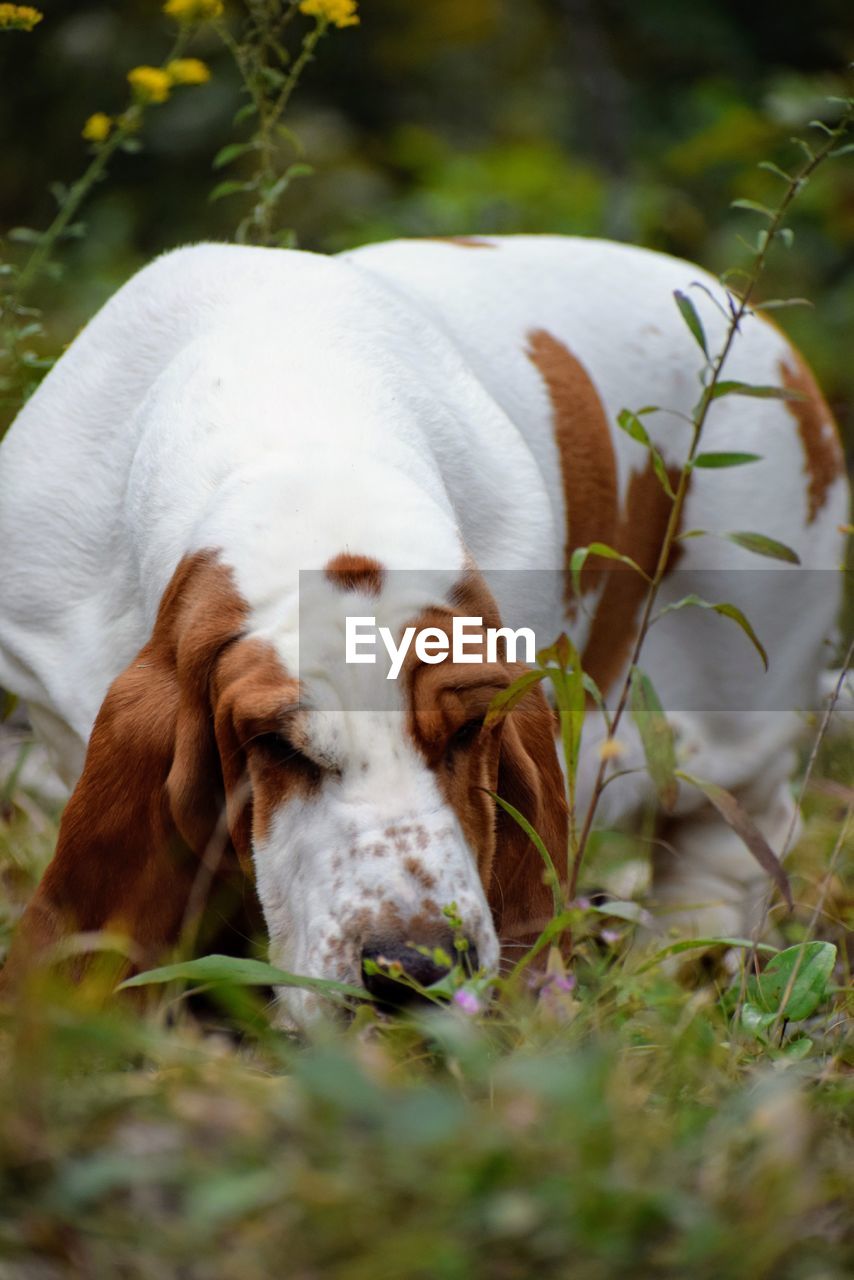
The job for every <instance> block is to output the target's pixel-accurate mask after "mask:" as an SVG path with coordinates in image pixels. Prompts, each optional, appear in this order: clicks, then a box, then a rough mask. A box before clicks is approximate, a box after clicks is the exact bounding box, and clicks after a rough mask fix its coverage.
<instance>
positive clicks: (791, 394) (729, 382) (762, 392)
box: [712, 378, 804, 400]
mask: <svg viewBox="0 0 854 1280" xmlns="http://www.w3.org/2000/svg"><path fill="white" fill-rule="evenodd" d="M722 396H752V397H753V398H754V399H756V400H803V398H804V397H803V395H802V394H801V393H800V391H790V390H789V388H788V387H767V386H762V385H761V384H759V383H755V382H739V381H736V380H733V379H727V378H725V379H723V381H721V382H717V383H715V386H714V387H713V389H712V399H713V400H720V399H721V397H722Z"/></svg>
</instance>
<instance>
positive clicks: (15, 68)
mask: <svg viewBox="0 0 854 1280" xmlns="http://www.w3.org/2000/svg"><path fill="white" fill-rule="evenodd" d="M240 7H241V6H240V5H238V3H237V0H228V2H227V4H226V13H227V14H228V15H229V17H230V18H232V19H234V18H236V17H237V16H238V15H239V11H240ZM41 8H42V9H43V10H44V13H45V20H44V22H43V23H41V24H40V26H39V27H37V29H36V30H35V32H33V33H32V34H31V35H24V34H21V33H11V34H9V35H7V36H6V37H5V38H4V39H3V40H2V41H0V74H2V78H3V86H4V90H3V117H4V119H3V126H2V147H0V227H3V228H5V229H9V228H11V227H14V226H15V225H16V224H21V223H23V224H25V225H28V226H32V227H42V226H45V225H46V224H47V223H48V221H49V220H50V218H51V216H52V213H53V202H52V199H51V197H50V195H49V194H48V187H49V184H50V183H51V182H52V181H54V180H56V179H62V180H65V181H67V180H69V179H73V178H74V177H75V176H77V174H78V173H80V172H81V170H82V169H83V168H84V166H85V164H86V163H87V159H88V157H87V147H86V143H84V141H83V140H82V138H81V136H80V130H81V128H82V126H83V122H84V121H85V119H86V118H87V117H88V116H89V115H90V114H91V113H92V112H94V111H106V112H108V113H109V112H112V111H118V110H121V109H122V107H123V106H124V105H125V103H126V99H127V86H126V81H125V76H126V73H127V71H128V69H129V68H130V67H132V66H134V65H136V64H138V63H155V64H156V63H158V62H159V61H160V60H161V59H162V57H163V56H164V52H165V50H166V48H167V47H168V44H169V42H170V40H171V37H172V34H173V31H174V24H171V23H170V22H169V20H168V19H167V18H166V17H165V16H164V15H163V14H162V12H161V5H160V3H159V2H158V0H112V2H111V0H45V2H44V3H43V4H42V5H41ZM229 10H230V11H229ZM360 14H361V23H360V25H359V26H358V27H352V28H348V29H346V30H331V31H330V33H329V34H328V36H327V37H326V38H325V39H324V40H323V42H322V44H321V46H320V48H319V51H318V57H317V59H316V61H315V62H314V64H313V65H312V66H310V67H309V69H308V71H307V72H306V74H305V76H304V78H303V81H302V83H301V85H300V87H299V90H298V92H297V94H296V96H295V98H294V99H293V102H292V106H291V109H290V111H289V114H288V124H289V125H290V126H291V127H292V128H293V129H294V131H295V132H296V134H297V135H298V137H299V139H300V140H301V143H302V146H303V148H304V151H305V158H306V159H307V160H308V161H309V162H310V163H311V164H312V165H313V166H314V168H315V175H314V176H313V177H309V178H303V179H300V180H299V181H297V182H295V183H294V185H293V186H292V187H291V189H290V191H289V193H288V195H287V202H286V205H285V207H284V210H283V216H284V219H285V221H286V222H287V224H288V225H290V226H292V227H293V228H294V230H295V232H296V235H297V239H298V243H299V244H300V246H301V247H303V248H306V249H314V250H321V251H335V250H337V249H342V248H346V247H349V246H352V245H355V244H359V243H361V242H364V241H367V240H376V239H383V238H387V237H392V236H397V235H405V236H422V235H435V234H447V233H466V232H481V233H483V232H520V231H533V232H545V231H549V232H566V233H573V234H582V235H600V236H607V237H612V238H617V239H622V240H631V241H634V242H636V243H640V244H645V245H650V246H652V247H654V248H657V249H663V250H665V251H667V252H669V253H673V254H677V255H679V256H683V257H686V258H690V259H693V260H695V261H697V262H699V263H701V264H702V265H704V266H706V267H709V268H711V269H712V270H721V269H723V268H724V267H726V266H729V265H734V264H736V263H738V262H739V261H740V260H742V259H743V257H744V250H743V249H742V248H741V246H740V245H739V243H738V240H737V235H738V233H739V232H741V233H743V234H745V235H746V234H752V233H755V231H756V229H757V228H758V225H759V224H758V221H757V220H756V219H755V218H754V217H752V216H751V215H750V214H745V213H737V212H735V211H731V210H730V209H729V202H730V201H731V200H732V199H733V198H734V197H736V196H748V197H752V198H754V199H759V200H765V201H767V200H771V201H773V200H774V198H775V196H776V194H777V191H778V190H779V184H777V183H776V181H775V179H774V178H773V177H772V176H771V175H770V174H768V173H764V172H762V171H760V170H759V169H758V168H757V161H759V160H760V159H772V160H775V161H776V162H777V163H780V164H782V166H783V167H784V168H785V167H787V165H793V164H794V163H796V159H797V155H798V153H797V152H796V150H795V148H794V147H792V145H791V144H790V143H789V141H788V140H789V138H790V135H792V134H793V133H796V132H799V133H803V132H804V131H806V132H809V130H808V129H807V125H808V122H809V120H810V119H812V118H813V117H814V116H815V115H816V114H818V113H823V114H824V118H826V119H827V118H829V117H828V115H827V112H828V107H827V103H826V98H827V96H828V95H833V94H834V93H839V92H840V91H842V90H843V88H844V83H845V68H846V65H847V64H848V63H850V62H851V60H852V59H854V9H853V8H852V5H851V3H850V0H813V3H811V4H810V6H809V8H808V9H805V8H804V6H803V4H802V3H800V0H773V2H772V0H752V3H751V4H749V5H748V4H745V3H744V2H743V0H693V3H691V4H690V5H686V4H684V3H682V2H681V0H645V2H644V3H643V4H637V3H629V2H628V0H429V2H428V3H424V2H423V0H422V2H421V3H419V2H418V0H362V3H361V5H360ZM189 52H190V53H192V54H194V55H196V56H198V57H201V58H204V59H205V60H206V61H207V62H208V63H209V64H210V67H211V70H212V79H211V81H210V83H208V84H206V85H203V86H200V87H198V88H194V89H193V90H192V91H191V92H182V93H180V94H178V93H176V94H175V95H173V96H172V97H171V98H170V100H169V101H168V102H167V103H166V104H164V105H163V106H159V107H156V108H154V109H151V110H149V111H148V113H147V115H146V123H145V129H144V134H143V144H144V145H143V149H142V151H141V152H140V153H139V154H135V155H129V154H120V155H119V156H117V157H116V159H115V161H114V163H113V167H112V171H111V174H110V177H109V179H108V180H107V181H106V182H105V183H103V184H102V185H101V187H100V188H99V189H98V190H96V192H95V193H94V195H93V197H92V198H91V199H90V201H89V203H88V204H87V206H86V209H85V210H84V215H83V216H84V219H85V221H86V223H87V234H86V237H85V238H84V239H82V240H80V241H79V242H74V243H72V244H69V245H67V246H65V247H64V248H63V249H62V257H63V260H64V262H65V266H66V270H65V274H64V277H63V279H62V280H61V281H59V282H57V283H53V284H49V285H47V286H45V287H44V288H43V289H42V291H41V295H40V296H39V298H38V299H37V300H38V301H39V303H40V304H41V305H42V306H44V308H45V310H46V314H47V318H48V323H49V329H50V332H51V336H52V338H53V339H55V340H56V343H57V345H60V344H61V343H63V342H65V341H67V340H68V339H69V338H70V337H71V336H73V334H74V332H75V331H76V329H77V328H78V327H79V326H80V324H81V323H83V322H84V321H85V320H86V319H87V318H88V316H89V315H91V314H92V312H93V311H94V310H95V309H96V308H97V307H98V306H99V305H100V303H101V302H103V300H104V299H105V298H106V297H107V296H108V295H109V294H110V293H111V292H112V291H113V290H114V289H115V288H116V287H117V286H118V285H119V284H120V283H121V282H122V281H124V280H125V279H126V278H127V277H128V276H129V275H130V274H131V273H132V272H133V271H134V270H136V269H137V268H138V267H139V266H141V265H142V264H143V263H144V262H146V261H148V260H149V259H150V258H151V257H152V256H153V255H154V254H156V253H159V252H160V251H161V250H164V249H168V248H171V247H173V246H175V245H180V244H182V243H185V242H187V241H192V240H198V239H206V238H212V239H228V238H230V237H232V236H233V233H234V228H235V226H236V223H237V221H238V220H239V217H240V213H241V209H240V207H239V206H240V201H239V199H226V200H222V201H219V202H216V203H210V202H209V199H208V197H209V193H210V191H211V189H212V187H213V186H214V184H215V182H216V180H217V178H218V177H222V176H223V175H222V174H219V175H216V174H214V173H213V171H212V168H211V162H212V158H213V156H214V155H215V153H216V152H217V150H218V149H219V148H220V147H221V146H222V145H223V144H224V143H226V142H228V141H229V140H232V139H238V140H239V139H240V138H241V137H244V136H246V129H247V127H248V126H243V127H242V126H239V125H238V126H234V125H233V124H232V119H233V116H234V113H235V111H236V110H237V108H238V107H239V106H240V104H241V101H242V99H241V97H240V92H239V83H238V77H237V73H236V71H235V68H234V66H233V63H232V60H231V58H230V57H229V55H228V53H227V52H226V51H225V49H224V48H223V46H222V45H221V43H220V42H219V40H218V38H217V37H216V35H215V34H214V33H213V32H212V31H210V30H208V31H207V33H205V34H202V35H201V36H200V37H199V38H197V39H196V40H195V42H194V45H193V47H192V48H191V50H190V51H189ZM831 113H832V108H831ZM815 137H816V139H817V138H818V137H819V135H818V134H815ZM235 171H236V176H239V174H240V166H239V165H237V166H235V170H232V171H230V172H229V175H228V176H232V173H234V172H235ZM792 225H793V226H794V228H795V232H796V236H795V242H794V246H793V248H792V249H791V250H790V251H786V250H785V249H783V248H782V247H780V248H778V249H777V251H776V253H775V254H774V256H773V259H772V264H771V269H770V271H769V272H768V274H767V276H766V278H765V281H764V284H763V290H764V294H765V297H777V296H780V295H786V296H788V295H803V296H806V297H808V298H810V299H811V300H812V301H813V302H814V303H815V304H816V310H814V311H809V310H807V309H806V308H797V309H792V310H787V311H785V312H781V313H778V318H779V320H780V322H781V323H782V324H783V326H784V327H785V328H786V329H787V330H788V332H789V333H790V334H791V335H792V336H793V337H794V338H795V340H796V341H797V342H799V343H800V344H801V346H802V347H803V349H804V351H805V353H806V355H807V357H808V358H809V359H810V361H811V362H812V364H813V366H814V367H815V369H816V371H817V373H818V375H819V378H820V380H821V381H822V383H823V385H824V387H825V390H826V392H827V395H828V399H829V400H830V401H831V403H832V405H833V407H834V409H835V411H836V413H837V415H838V417H839V420H840V423H841V425H842V427H843V432H844V435H845V438H846V441H847V445H848V449H849V456H850V455H851V451H852V443H854V350H852V342H851V317H852V315H854V163H852V160H851V157H847V158H841V159H840V160H838V161H835V162H833V163H831V164H828V165H827V166H826V167H825V168H824V169H823V170H822V171H821V173H820V174H819V175H818V176H817V177H816V179H815V180H814V182H813V183H812V184H811V185H810V187H809V188H808V189H807V191H806V192H805V193H804V194H803V196H802V197H801V198H800V200H799V202H798V204H797V209H796V213H795V216H794V218H793V222H792ZM9 251H10V252H15V250H14V248H12V249H11V250H9Z"/></svg>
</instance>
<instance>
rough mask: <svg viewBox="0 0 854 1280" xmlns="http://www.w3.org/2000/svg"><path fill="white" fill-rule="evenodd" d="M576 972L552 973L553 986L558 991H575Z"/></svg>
mask: <svg viewBox="0 0 854 1280" xmlns="http://www.w3.org/2000/svg"><path fill="white" fill-rule="evenodd" d="M575 982H576V978H575V974H574V973H555V974H552V975H551V986H553V987H554V988H555V990H556V991H564V992H567V991H574V990H575Z"/></svg>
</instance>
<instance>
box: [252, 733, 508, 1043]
mask: <svg viewBox="0 0 854 1280" xmlns="http://www.w3.org/2000/svg"><path fill="white" fill-rule="evenodd" d="M469 732H470V731H469ZM293 737H294V738H296V739H298V741H299V743H300V747H299V748H295V747H294V746H293V745H292V741H293V740H292V738H288V739H282V741H281V745H279V744H278V743H277V742H276V740H275V739H274V740H272V741H271V742H269V743H267V742H262V743H261V744H260V745H256V746H255V748H254V749H250V754H249V771H250V776H252V775H255V776H256V777H257V778H258V782H257V793H258V794H259V796H260V794H261V792H262V789H263V787H264V785H265V784H264V783H263V782H262V781H261V777H262V776H263V777H265V778H266V785H267V787H269V786H270V783H271V781H272V775H275V773H276V771H278V770H281V771H282V772H283V773H284V772H285V771H287V770H291V771H293V770H296V771H298V772H299V773H300V774H302V779H301V783H302V785H299V786H298V788H297V791H296V794H291V795H290V796H289V797H288V798H287V799H284V800H283V801H282V802H281V803H279V804H277V805H275V806H274V807H272V808H271V810H270V813H269V819H268V821H267V822H266V823H265V827H264V830H263V832H262V831H260V830H259V831H258V833H257V835H256V836H255V839H254V842H253V843H254V851H253V854H254V862H255V869H256V877H257V886H258V892H259V896H260V899H261V903H262V906H263V910H264V915H265V919H266V922H267V927H268V931H269V936H270V958H271V961H272V962H273V963H274V964H276V965H278V966H279V967H281V968H283V969H287V970H289V971H290V972H295V973H299V974H308V975H312V976H316V977H323V978H332V979H335V980H337V981H340V982H346V983H348V984H350V985H356V986H359V985H361V983H362V981H363V970H362V965H363V960H364V959H366V958H367V959H369V960H370V959H373V958H375V957H376V956H378V955H382V956H384V957H386V958H389V959H395V960H398V961H400V962H402V963H403V965H404V968H406V969H408V970H411V971H412V974H413V977H418V978H420V979H421V980H422V982H423V981H424V980H425V977H426V980H427V981H428V982H429V980H430V978H431V977H432V976H433V975H432V974H431V973H430V966H429V963H426V962H425V961H424V960H423V959H419V958H418V952H416V951H415V950H414V947H415V946H416V945H421V946H427V947H431V948H432V947H436V946H441V947H443V948H444V949H445V950H446V951H448V952H449V953H451V954H453V934H452V931H451V927H450V925H449V923H448V920H447V918H446V917H445V916H444V915H443V908H447V907H449V906H451V905H452V904H453V906H454V908H455V912H456V914H457V915H458V916H459V918H460V919H461V920H462V922H463V931H464V934H465V937H466V938H467V939H468V941H469V945H470V948H471V951H472V952H473V954H474V955H476V957H477V963H478V964H480V965H482V966H484V967H486V968H488V969H492V968H494V967H495V966H496V965H497V963H498V958H499V954H498V940H497V937H496V933H495V929H494V926H493V922H492V917H491V914H490V910H489V906H488V904H487V900H486V895H485V892H484V888H483V885H482V883H481V879H480V874H479V868H478V850H477V848H473V847H472V844H471V842H470V839H469V838H467V836H466V833H465V832H464V830H463V827H462V824H461V821H460V818H459V816H458V814H457V812H456V811H455V808H454V806H453V804H452V803H451V802H450V801H449V798H448V796H447V794H445V793H443V789H442V787H441V785H440V782H439V778H438V776H437V772H436V771H435V769H434V768H431V766H430V764H429V763H428V761H427V760H426V759H425V757H424V755H423V754H422V752H421V751H419V749H418V747H417V746H416V744H415V743H414V742H413V741H412V739H411V738H410V737H409V735H408V734H407V732H406V729H405V723H404V717H403V716H402V715H401V714H399V713H397V714H396V713H394V712H367V711H361V712H353V713H350V714H349V715H347V714H343V713H342V714H340V715H337V714H334V713H326V712H306V713H304V714H301V713H299V714H298V715H297V716H296V717H295V718H294V721H293ZM454 738H455V732H454V731H453V730H452V732H451V734H450V737H449V739H448V742H447V743H446V745H445V748H444V754H445V755H446V757H447V760H448V763H449V765H450V767H463V761H462V758H461V757H462V753H463V752H466V753H470V752H474V751H476V750H477V748H476V746H475V744H474V743H473V742H465V743H463V742H459V743H455V742H454ZM264 753H269V757H270V758H269V759H267V760H263V761H259V759H258V756H259V754H264ZM278 753H281V759H277V758H276V757H277V754H278ZM453 757H456V760H455V762H454V763H452V758H453ZM253 794H256V789H255V786H253ZM436 976H438V974H436ZM279 991H280V997H279V998H280V1002H281V1012H282V1014H283V1016H284V1018H285V1019H289V1020H292V1021H294V1022H296V1023H303V1022H305V1021H306V1020H307V1019H308V1018H310V1017H311V1015H312V1014H313V1013H314V1012H316V1011H317V1010H318V1007H319V1006H318V1001H317V999H316V997H314V996H312V995H309V994H307V993H305V992H301V991H296V990H289V989H287V988H280V989H279Z"/></svg>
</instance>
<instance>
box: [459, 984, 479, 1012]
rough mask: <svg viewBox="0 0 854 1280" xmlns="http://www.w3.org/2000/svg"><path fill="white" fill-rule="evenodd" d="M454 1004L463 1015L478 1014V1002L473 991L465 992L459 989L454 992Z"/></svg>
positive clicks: (463, 989) (462, 988)
mask: <svg viewBox="0 0 854 1280" xmlns="http://www.w3.org/2000/svg"><path fill="white" fill-rule="evenodd" d="M454 1004H455V1005H456V1006H457V1008H458V1009H462V1011H463V1013H468V1014H472V1013H480V1001H479V1000H478V998H477V996H476V995H475V994H474V992H473V991H466V989H465V987H460V989H459V991H455V992H454Z"/></svg>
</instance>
